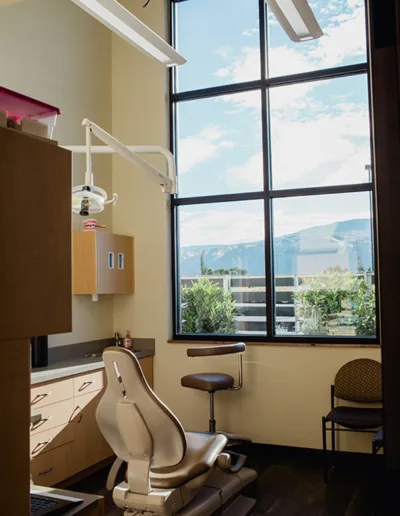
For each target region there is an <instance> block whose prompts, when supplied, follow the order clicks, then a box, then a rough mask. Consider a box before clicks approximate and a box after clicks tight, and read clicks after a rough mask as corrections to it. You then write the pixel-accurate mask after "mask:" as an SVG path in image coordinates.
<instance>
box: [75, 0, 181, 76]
mask: <svg viewBox="0 0 400 516" xmlns="http://www.w3.org/2000/svg"><path fill="white" fill-rule="evenodd" d="M72 1H73V2H74V4H76V5H78V6H79V7H81V8H82V9H83V10H84V11H86V12H87V13H89V14H90V15H91V16H93V18H96V20H98V21H99V22H101V23H103V24H104V25H105V26H106V27H108V28H109V29H111V30H112V31H113V32H115V34H118V36H120V37H121V38H123V39H124V40H125V41H128V43H130V44H131V45H133V46H134V47H136V48H138V49H139V50H141V51H142V52H144V53H145V54H147V55H149V56H151V57H153V58H154V59H157V60H158V61H160V62H161V63H162V64H163V65H164V66H176V65H181V64H184V63H186V59H185V58H184V57H183V56H181V55H180V54H179V53H178V52H177V51H176V50H175V49H173V48H172V47H171V46H170V45H168V43H167V42H166V41H164V40H163V39H162V38H160V36H158V34H156V33H155V32H153V31H152V30H151V29H149V27H147V25H145V24H144V23H143V22H141V21H140V20H139V19H138V18H136V16H133V14H132V13H130V12H129V11H128V10H127V9H125V7H123V6H122V5H121V4H120V3H118V2H117V1H116V0H72Z"/></svg>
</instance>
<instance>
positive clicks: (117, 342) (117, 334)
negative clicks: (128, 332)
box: [114, 331, 121, 347]
mask: <svg viewBox="0 0 400 516" xmlns="http://www.w3.org/2000/svg"><path fill="white" fill-rule="evenodd" d="M114 338H115V345H116V346H117V347H118V346H120V345H121V339H120V336H119V333H118V332H117V331H116V332H115V333H114Z"/></svg>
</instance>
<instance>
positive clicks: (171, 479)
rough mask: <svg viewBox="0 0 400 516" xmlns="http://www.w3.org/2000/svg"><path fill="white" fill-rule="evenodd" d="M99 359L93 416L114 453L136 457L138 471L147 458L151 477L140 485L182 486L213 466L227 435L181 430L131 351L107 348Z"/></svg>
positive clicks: (125, 459) (150, 486)
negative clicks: (102, 373) (102, 383)
mask: <svg viewBox="0 0 400 516" xmlns="http://www.w3.org/2000/svg"><path fill="white" fill-rule="evenodd" d="M103 360H104V365H105V368H106V373H107V388H106V391H105V393H104V396H103V397H102V399H101V400H100V403H99V406H98V408H97V412H96V417H97V422H98V424H99V427H100V430H101V432H102V433H103V435H104V437H105V438H106V440H107V441H108V443H109V444H110V446H111V448H112V449H113V451H114V453H115V454H116V455H117V457H119V458H120V459H122V460H124V461H125V462H128V463H129V462H130V463H131V464H132V461H134V460H136V461H137V464H136V466H135V468H136V471H137V468H139V467H140V466H141V465H143V471H144V473H145V472H146V465H145V463H147V464H149V467H150V470H149V472H148V476H149V480H150V482H149V485H148V486H147V484H146V483H143V484H141V488H142V489H143V491H145V492H146V491H147V492H150V490H151V489H152V488H162V489H172V488H176V487H180V486H182V485H183V484H185V483H187V482H189V481H190V480H192V479H194V478H196V477H199V476H200V475H205V474H207V473H208V472H211V470H212V468H213V466H214V463H216V461H217V458H218V456H219V455H220V453H221V452H222V450H223V449H224V447H225V446H226V444H227V438H226V437H225V436H224V435H222V434H217V435H210V434H202V433H194V432H188V433H185V431H184V430H183V428H182V425H181V424H180V422H179V421H178V419H177V418H176V417H175V415H174V414H173V413H172V412H171V411H170V410H169V409H168V408H167V407H166V406H165V405H164V404H163V403H162V402H161V400H160V399H159V398H158V397H157V396H156V395H155V393H154V392H153V391H152V389H151V388H150V386H149V385H148V383H147V381H146V379H145V377H144V375H143V372H142V369H141V367H140V364H139V362H138V360H137V358H136V357H135V355H134V354H133V353H132V352H131V351H129V350H126V349H123V348H117V347H111V348H107V349H106V350H105V351H104V353H103ZM232 381H233V379H232ZM135 468H133V473H132V474H134V473H135ZM128 475H129V470H128ZM144 476H146V475H144ZM132 482H137V479H134V480H132Z"/></svg>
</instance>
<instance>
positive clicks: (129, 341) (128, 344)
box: [124, 330, 132, 349]
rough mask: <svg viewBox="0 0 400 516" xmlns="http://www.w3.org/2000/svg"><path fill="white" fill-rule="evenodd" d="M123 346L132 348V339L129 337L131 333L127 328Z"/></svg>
mask: <svg viewBox="0 0 400 516" xmlns="http://www.w3.org/2000/svg"><path fill="white" fill-rule="evenodd" d="M124 348H126V349H132V339H131V333H130V331H129V330H126V335H125V339H124Z"/></svg>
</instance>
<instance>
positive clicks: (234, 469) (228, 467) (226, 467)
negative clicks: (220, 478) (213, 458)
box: [217, 452, 247, 473]
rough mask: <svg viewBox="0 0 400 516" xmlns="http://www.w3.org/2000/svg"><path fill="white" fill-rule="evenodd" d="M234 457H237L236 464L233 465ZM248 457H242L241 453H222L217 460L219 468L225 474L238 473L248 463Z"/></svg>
mask: <svg viewBox="0 0 400 516" xmlns="http://www.w3.org/2000/svg"><path fill="white" fill-rule="evenodd" d="M232 455H235V456H236V457H237V459H236V462H235V464H233V465H232ZM246 459H247V457H246V455H240V454H239V453H233V452H230V453H226V452H224V453H221V454H220V455H219V456H218V459H217V466H218V467H219V469H220V470H221V471H223V472H224V473H238V472H239V471H240V470H241V469H242V468H243V466H244V465H245V462H246Z"/></svg>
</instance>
